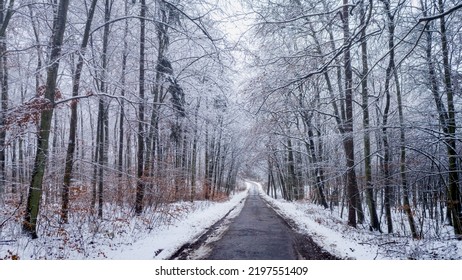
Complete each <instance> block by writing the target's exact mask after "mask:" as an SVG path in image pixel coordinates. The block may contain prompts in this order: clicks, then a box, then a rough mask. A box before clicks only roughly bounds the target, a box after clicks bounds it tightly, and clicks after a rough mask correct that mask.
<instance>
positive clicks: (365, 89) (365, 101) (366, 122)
mask: <svg viewBox="0 0 462 280" xmlns="http://www.w3.org/2000/svg"><path fill="white" fill-rule="evenodd" d="M370 2H372V1H370ZM360 9H361V27H362V31H361V59H362V66H363V69H362V76H361V79H362V80H361V81H362V82H361V91H362V110H363V129H364V136H363V141H364V173H365V179H366V199H367V206H368V207H369V213H370V216H371V217H370V219H371V229H372V230H376V231H381V229H380V222H379V218H378V216H377V206H376V203H375V199H374V186H373V184H372V166H371V157H372V154H371V139H370V132H369V129H370V119H369V85H368V78H367V74H368V72H369V65H368V58H367V39H366V30H367V28H366V25H367V24H368V22H369V19H366V11H365V10H364V3H363V2H361V6H360ZM369 9H372V3H370V4H369ZM370 13H371V11H369V17H370Z"/></svg>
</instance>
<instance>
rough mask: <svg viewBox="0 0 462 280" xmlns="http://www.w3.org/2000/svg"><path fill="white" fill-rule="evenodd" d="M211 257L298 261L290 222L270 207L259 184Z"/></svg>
mask: <svg viewBox="0 0 462 280" xmlns="http://www.w3.org/2000/svg"><path fill="white" fill-rule="evenodd" d="M211 245H212V246H213V248H212V250H211V253H210V254H209V255H208V257H207V259H209V260H236V259H238V260H295V259H298V258H299V257H298V253H297V252H296V250H295V249H294V247H295V246H294V236H293V234H292V230H291V229H290V228H289V227H288V225H287V224H286V223H285V222H284V221H283V220H282V219H281V218H280V217H279V216H278V215H277V214H276V212H274V210H272V209H271V208H269V207H268V206H267V205H266V204H265V202H264V201H263V199H262V198H261V197H260V196H259V195H258V191H257V190H256V189H255V187H252V189H251V190H250V193H249V196H248V198H247V200H246V202H245V205H244V207H243V208H242V211H241V213H240V214H239V215H238V216H237V217H236V218H235V219H234V221H233V222H232V223H231V224H230V226H229V228H228V230H227V231H226V232H225V233H224V234H223V237H222V238H221V239H220V240H217V241H215V242H214V243H213V244H211Z"/></svg>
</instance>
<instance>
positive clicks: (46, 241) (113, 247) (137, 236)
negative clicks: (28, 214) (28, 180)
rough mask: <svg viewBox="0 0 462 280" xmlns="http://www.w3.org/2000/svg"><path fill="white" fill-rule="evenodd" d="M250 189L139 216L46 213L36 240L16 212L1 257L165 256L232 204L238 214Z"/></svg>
mask: <svg viewBox="0 0 462 280" xmlns="http://www.w3.org/2000/svg"><path fill="white" fill-rule="evenodd" d="M247 195H248V190H245V191H242V192H239V193H236V194H235V195H233V196H232V197H231V198H230V199H229V200H227V201H220V202H210V201H195V202H193V203H191V202H181V203H175V204H171V205H166V206H164V207H163V208H162V209H156V210H155V211H154V210H152V211H149V210H147V211H146V212H145V213H144V214H143V215H142V216H140V217H133V214H130V213H124V212H122V211H120V209H119V210H118V209H117V208H116V207H114V209H112V213H114V214H113V215H111V217H105V219H103V220H99V219H93V220H90V219H89V218H88V215H87V216H81V217H80V218H79V217H78V216H75V215H74V216H72V217H71V220H70V223H69V224H68V225H65V226H63V225H60V224H59V223H58V221H59V218H58V217H59V216H57V217H54V216H52V218H43V217H42V219H41V227H40V229H39V236H40V237H39V238H38V239H35V240H30V239H29V238H28V237H26V236H24V235H22V234H21V233H20V232H21V229H20V216H18V217H17V218H13V219H11V220H9V221H8V222H7V223H6V224H5V226H4V227H2V228H1V229H0V259H12V258H13V259H15V258H19V259H124V260H130V259H134V260H150V259H166V258H169V257H170V256H171V255H172V254H173V253H175V252H176V250H178V249H179V248H180V247H181V246H182V245H183V244H185V243H187V242H192V241H194V240H195V239H196V238H197V237H198V236H200V235H201V234H202V233H203V232H205V231H206V230H207V228H209V227H210V226H212V225H213V224H214V223H216V222H217V221H218V220H220V219H221V218H223V216H225V215H226V214H227V213H228V212H229V211H231V210H232V209H235V210H233V212H234V214H235V215H236V214H237V213H238V212H239V211H240V209H241V208H242V206H241V205H243V203H240V202H241V201H242V200H244V199H245V198H246V197H247ZM105 211H107V212H109V211H111V209H110V207H107V208H106V209H105ZM42 216H44V215H42ZM0 218H2V217H0Z"/></svg>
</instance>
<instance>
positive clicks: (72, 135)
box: [61, 0, 98, 223]
mask: <svg viewBox="0 0 462 280" xmlns="http://www.w3.org/2000/svg"><path fill="white" fill-rule="evenodd" d="M97 2H98V0H92V2H91V5H90V9H89V11H88V18H87V22H86V24H85V31H84V34H83V38H82V44H81V45H80V56H79V59H78V62H77V66H76V69H75V71H74V76H73V79H72V81H73V85H72V96H73V97H76V96H78V95H79V88H80V77H81V74H82V69H83V64H84V55H85V52H86V48H87V45H88V40H89V38H90V36H89V35H90V27H91V23H92V21H93V15H94V13H95V7H96V3H97ZM70 106H71V120H70V124H69V141H68V146H67V152H66V164H65V167H64V179H63V188H62V194H61V195H62V200H61V221H62V222H63V223H67V222H68V215H69V187H70V184H71V178H72V170H73V166H74V153H75V146H76V143H75V141H76V134H77V101H76V100H75V101H72V102H71V104H70Z"/></svg>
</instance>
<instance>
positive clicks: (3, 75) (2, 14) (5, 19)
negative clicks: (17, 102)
mask: <svg viewBox="0 0 462 280" xmlns="http://www.w3.org/2000/svg"><path fill="white" fill-rule="evenodd" d="M13 5H14V0H10V2H9V4H8V8H6V3H5V1H4V0H0V8H1V11H0V103H1V105H0V109H1V111H0V197H1V196H2V194H3V192H4V191H5V187H6V162H5V159H6V157H5V155H6V146H5V144H6V143H5V141H6V129H5V112H6V111H7V110H8V102H9V97H8V59H7V53H6V29H7V27H8V24H9V23H10V19H11V17H12V16H13V13H14V11H13Z"/></svg>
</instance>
